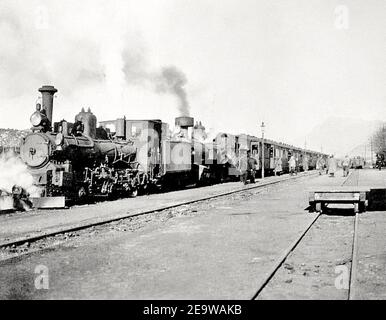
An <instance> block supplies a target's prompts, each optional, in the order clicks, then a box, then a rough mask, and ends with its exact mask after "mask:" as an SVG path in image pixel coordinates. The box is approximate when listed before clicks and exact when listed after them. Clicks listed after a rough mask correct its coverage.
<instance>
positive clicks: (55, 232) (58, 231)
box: [0, 172, 316, 249]
mask: <svg viewBox="0 0 386 320" xmlns="http://www.w3.org/2000/svg"><path fill="white" fill-rule="evenodd" d="M312 176H316V173H315V172H310V173H309V174H301V175H296V176H288V177H286V178H284V179H281V180H274V181H262V182H260V183H258V184H256V185H251V186H250V187H247V188H245V187H240V188H238V189H236V190H231V191H226V192H220V193H217V194H215V195H210V196H205V197H201V198H199V199H194V200H188V201H182V202H180V203H177V204H173V205H169V206H162V207H158V208H156V209H154V210H147V211H142V212H139V213H126V214H123V215H119V216H116V217H114V218H106V219H103V220H99V221H97V222H85V223H82V224H77V225H72V226H67V227H64V228H62V227H60V226H58V227H57V228H56V229H54V230H51V231H47V232H42V233H41V234H39V235H33V236H26V237H20V238H17V239H12V240H10V241H5V242H0V249H4V248H7V247H13V248H15V247H17V246H22V245H25V244H26V243H28V244H32V243H34V242H36V241H39V240H43V239H45V238H48V237H54V236H57V235H60V234H66V233H70V232H76V231H81V230H85V229H88V228H92V227H96V226H101V225H106V224H109V223H112V222H117V221H121V220H124V219H128V218H132V217H138V216H143V215H146V214H150V213H154V212H157V211H161V210H167V209H173V208H177V207H180V206H184V205H189V204H192V203H197V202H202V201H206V200H211V199H215V198H218V197H223V196H227V195H231V194H235V193H240V192H246V191H249V190H253V189H259V188H262V187H266V186H271V185H274V184H279V183H282V182H286V181H292V180H296V179H300V178H307V177H312ZM90 210H92V208H90Z"/></svg>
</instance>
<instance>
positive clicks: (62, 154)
mask: <svg viewBox="0 0 386 320" xmlns="http://www.w3.org/2000/svg"><path fill="white" fill-rule="evenodd" d="M39 92H40V93H41V96H42V97H41V103H38V104H37V105H36V110H35V112H33V114H32V116H31V118H30V121H31V124H32V132H31V133H29V134H28V135H27V136H26V137H24V138H23V140H22V141H21V145H20V157H21V159H22V161H23V162H24V163H25V164H26V165H27V167H28V170H29V172H30V173H31V174H32V176H33V179H34V185H35V186H36V187H38V190H39V194H38V195H37V196H36V195H35V196H36V198H37V199H38V200H37V202H38V204H36V206H41V207H44V206H47V207H60V206H65V203H66V202H67V201H71V202H72V201H78V200H81V199H86V198H89V197H93V196H106V197H129V196H132V197H133V196H136V195H137V194H138V192H150V191H151V190H158V189H162V188H171V187H176V186H186V185H189V184H197V185H199V184H213V183H218V182H222V181H226V180H232V179H237V178H238V176H239V174H240V172H239V171H238V169H237V168H238V159H239V157H240V153H241V151H242V150H250V152H251V156H252V157H254V158H256V160H258V161H257V162H258V165H257V175H259V174H260V172H261V169H262V166H263V165H264V169H265V174H266V175H268V174H272V173H273V172H274V170H275V168H276V174H280V173H286V172H288V160H289V158H290V157H291V155H294V156H295V158H296V159H297V160H298V164H299V166H298V169H299V171H302V170H303V169H305V170H312V169H314V168H315V166H316V160H317V158H318V157H319V156H322V157H327V155H325V154H322V153H320V152H314V151H310V150H305V149H302V148H297V147H294V146H290V145H287V144H284V143H278V142H275V141H272V140H267V139H264V143H263V142H262V139H261V138H258V137H254V136H251V135H247V134H239V135H233V134H228V133H219V134H218V135H217V136H216V137H215V138H211V139H208V138H206V133H205V128H204V127H203V126H202V125H201V123H197V122H196V123H194V119H193V118H191V117H187V116H183V117H178V118H176V119H175V125H176V128H178V130H177V131H175V132H174V133H172V132H171V130H170V129H169V125H168V124H167V123H164V122H162V121H161V120H129V119H126V118H121V119H116V120H112V121H100V122H99V125H97V124H98V122H97V118H96V116H95V115H94V114H93V113H92V112H91V110H90V109H88V110H87V111H85V110H84V109H82V111H81V112H80V113H79V114H77V115H76V116H75V119H74V122H68V121H66V120H61V121H58V122H54V123H53V122H52V115H53V99H54V95H55V93H56V92H57V89H56V88H54V87H53V86H43V87H42V88H40V89H39ZM263 148H264V152H263ZM263 154H264V159H262V155H263ZM279 158H280V159H281V166H279V171H278V170H277V169H278V166H277V161H278V159H279ZM303 166H305V167H304V168H303ZM47 199H50V200H52V201H47ZM39 204H40V205H39Z"/></svg>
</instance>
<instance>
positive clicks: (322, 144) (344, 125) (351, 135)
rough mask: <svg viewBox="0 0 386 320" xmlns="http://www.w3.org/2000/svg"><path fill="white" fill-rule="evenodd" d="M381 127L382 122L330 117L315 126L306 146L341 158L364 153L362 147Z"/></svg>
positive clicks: (308, 136)
mask: <svg viewBox="0 0 386 320" xmlns="http://www.w3.org/2000/svg"><path fill="white" fill-rule="evenodd" d="M381 125H382V121H368V120H362V119H355V118H344V117H330V118H328V119H327V120H326V121H324V122H322V123H321V124H320V125H318V126H316V127H315V128H314V129H313V130H312V131H311V132H310V133H309V134H308V135H307V146H309V148H310V149H314V150H321V148H322V149H323V152H326V153H331V154H334V155H335V156H337V157H342V156H344V155H345V154H349V155H352V156H355V155H361V154H355V152H360V153H364V149H365V148H364V145H368V144H369V138H370V136H371V135H372V134H373V133H374V131H375V130H376V129H377V128H379V127H380V126H381Z"/></svg>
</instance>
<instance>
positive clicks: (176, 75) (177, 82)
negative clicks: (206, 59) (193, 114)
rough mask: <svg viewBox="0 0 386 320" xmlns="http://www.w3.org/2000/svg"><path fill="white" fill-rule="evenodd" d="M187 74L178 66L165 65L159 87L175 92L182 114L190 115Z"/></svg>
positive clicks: (159, 88) (162, 90) (161, 90)
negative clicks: (186, 88) (186, 87)
mask: <svg viewBox="0 0 386 320" xmlns="http://www.w3.org/2000/svg"><path fill="white" fill-rule="evenodd" d="M186 83H187V79H186V75H185V74H184V73H183V72H182V71H180V70H178V69H177V68H176V67H174V66H171V67H165V68H163V69H162V72H161V75H160V77H159V83H158V86H157V89H158V90H159V91H160V92H165V93H171V94H174V95H175V96H176V97H177V98H178V109H179V111H180V114H181V116H189V115H190V114H189V113H190V112H189V102H188V97H187V93H186V91H185V85H186Z"/></svg>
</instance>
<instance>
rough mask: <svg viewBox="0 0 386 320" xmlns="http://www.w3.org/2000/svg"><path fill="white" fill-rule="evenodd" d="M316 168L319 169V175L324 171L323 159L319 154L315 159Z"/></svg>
mask: <svg viewBox="0 0 386 320" xmlns="http://www.w3.org/2000/svg"><path fill="white" fill-rule="evenodd" d="M316 170H318V171H319V175H320V176H321V175H322V174H323V171H324V160H323V157H322V156H319V158H318V160H316Z"/></svg>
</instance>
